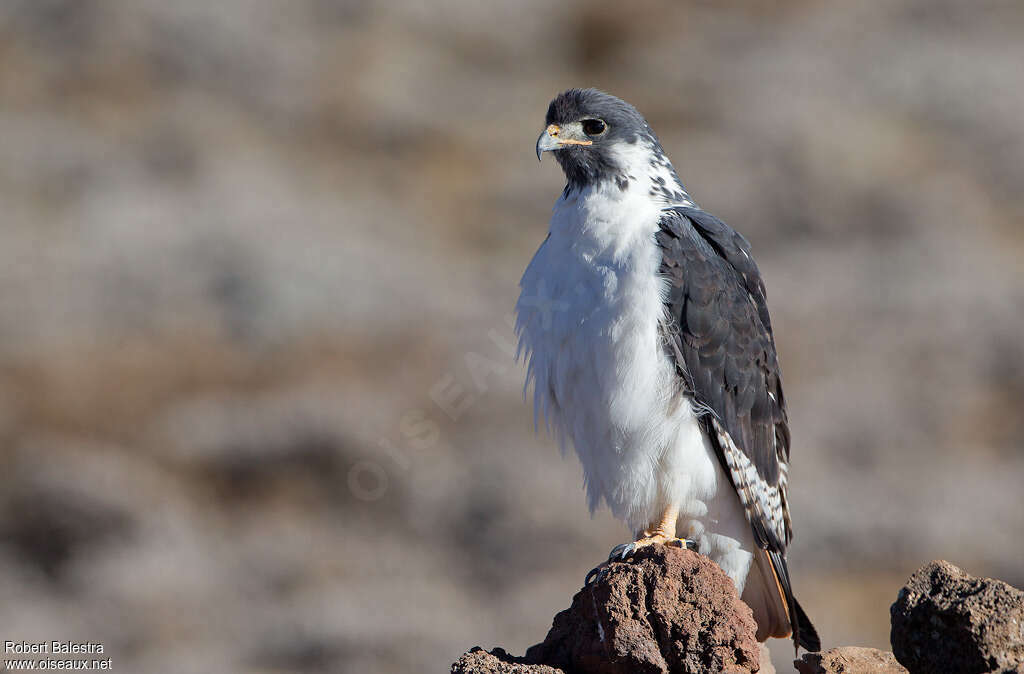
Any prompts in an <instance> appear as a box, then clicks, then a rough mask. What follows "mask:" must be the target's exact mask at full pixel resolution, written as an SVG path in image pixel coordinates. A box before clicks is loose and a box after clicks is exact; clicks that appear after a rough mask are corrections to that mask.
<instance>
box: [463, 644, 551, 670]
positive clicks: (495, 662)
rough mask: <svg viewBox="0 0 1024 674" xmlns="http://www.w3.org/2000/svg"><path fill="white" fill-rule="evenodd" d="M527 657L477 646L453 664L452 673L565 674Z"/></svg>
mask: <svg viewBox="0 0 1024 674" xmlns="http://www.w3.org/2000/svg"><path fill="white" fill-rule="evenodd" d="M524 660H525V658H517V657H514V656H511V655H509V654H508V653H506V652H505V650H504V649H502V648H495V649H494V650H493V651H489V652H488V651H485V650H484V649H482V648H480V647H479V646H477V647H476V648H473V649H471V650H470V651H469V652H467V653H464V654H463V655H462V657H461V658H459V659H458V660H456V661H455V663H454V664H453V665H452V672H451V674H564V672H562V670H560V669H555V668H554V667H548V666H547V665H529V664H526V663H525V662H524Z"/></svg>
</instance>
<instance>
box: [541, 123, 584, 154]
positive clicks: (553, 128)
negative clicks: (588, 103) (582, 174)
mask: <svg viewBox="0 0 1024 674" xmlns="http://www.w3.org/2000/svg"><path fill="white" fill-rule="evenodd" d="M576 126H579V124H578V123H574V124H568V125H566V127H565V128H563V127H560V126H558V125H557V124H549V125H548V128H546V129H544V131H543V132H541V134H540V138H538V139H537V161H540V156H541V155H542V154H544V153H545V152H552V151H554V150H561V149H562V148H563V147H565V146H566V145H593V144H594V141H592V140H586V139H584V138H578V137H577V136H582V135H583V134H582V131H581V130H578V129H575V128H573V127H576Z"/></svg>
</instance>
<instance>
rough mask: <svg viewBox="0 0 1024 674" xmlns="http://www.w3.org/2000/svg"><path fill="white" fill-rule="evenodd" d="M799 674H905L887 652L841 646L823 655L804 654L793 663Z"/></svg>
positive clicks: (893, 657)
mask: <svg viewBox="0 0 1024 674" xmlns="http://www.w3.org/2000/svg"><path fill="white" fill-rule="evenodd" d="M793 664H794V665H796V671H798V672H800V674H906V672H907V670H906V669H905V668H904V667H903V665H901V664H900V663H899V662H897V660H896V657H895V656H894V655H893V654H892V653H890V652H889V651H880V650H878V649H877V648H861V647H860V646H843V647H842V648H833V649H830V650H827V651H825V652H824V653H804V656H803V657H802V658H800V659H799V660H796V661H795V662H793Z"/></svg>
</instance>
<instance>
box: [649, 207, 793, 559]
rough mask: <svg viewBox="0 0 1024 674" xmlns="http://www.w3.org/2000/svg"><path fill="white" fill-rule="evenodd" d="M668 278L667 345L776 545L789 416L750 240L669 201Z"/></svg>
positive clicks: (664, 242)
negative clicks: (673, 205) (669, 338)
mask: <svg viewBox="0 0 1024 674" xmlns="http://www.w3.org/2000/svg"><path fill="white" fill-rule="evenodd" d="M658 243H659V245H660V246H661V248H662V251H663V254H662V273H663V274H664V276H665V277H666V278H667V280H668V282H669V292H668V298H667V306H666V309H667V316H668V321H669V322H670V323H669V325H668V326H666V327H667V330H666V332H667V334H669V335H671V341H672V342H673V343H672V344H671V348H670V349H669V354H670V356H672V357H673V358H674V359H675V362H676V369H677V371H678V372H679V373H680V375H681V377H682V380H681V381H682V382H683V385H684V387H685V388H686V389H687V393H688V394H689V395H692V396H693V398H694V399H695V401H696V403H697V404H698V406H699V407H700V408H701V409H704V410H707V411H708V414H706V415H704V416H703V417H702V423H703V424H704V426H705V430H706V431H707V432H708V434H709V436H710V437H711V438H712V441H713V443H714V444H715V445H716V450H717V451H718V454H719V458H720V459H721V460H722V463H723V466H724V467H725V468H726V469H727V471H728V472H729V473H730V476H731V477H732V479H733V484H734V486H735V487H736V489H737V491H738V492H739V494H740V498H741V500H743V502H744V506H745V507H747V508H748V515H749V516H751V526H753V528H754V531H755V533H756V534H757V538H758V543H759V544H760V545H761V546H762V547H764V548H768V549H772V550H777V551H779V552H784V551H785V549H786V545H787V544H788V543H789V541H790V539H791V538H792V528H791V525H790V521H789V508H788V504H787V503H786V472H787V467H788V462H789V421H788V418H787V415H786V404H785V399H784V398H783V395H782V382H781V379H780V377H779V363H778V359H777V357H776V354H775V342H774V339H773V337H772V327H771V319H770V318H769V316H768V308H767V303H766V300H765V289H764V282H763V281H762V280H761V274H760V272H759V271H758V269H757V265H756V264H755V263H754V260H753V258H752V256H751V255H750V244H748V243H747V241H746V240H745V239H744V238H743V237H742V236H741V235H740V234H739V233H737V232H736V231H734V230H733V229H732V228H730V227H729V226H728V225H726V224H725V223H724V222H722V221H721V220H718V219H717V218H715V217H714V216H712V215H710V214H708V213H705V212H704V211H702V210H700V209H696V208H684V207H678V208H673V209H671V210H667V211H666V212H665V214H664V216H663V217H662V220H661V223H660V228H659V232H658Z"/></svg>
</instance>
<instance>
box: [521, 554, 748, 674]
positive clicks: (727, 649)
mask: <svg viewBox="0 0 1024 674" xmlns="http://www.w3.org/2000/svg"><path fill="white" fill-rule="evenodd" d="M756 629H757V628H756V624H755V623H754V617H753V614H752V613H751V610H750V607H748V606H747V605H746V604H744V603H743V602H742V601H740V598H739V596H737V594H736V588H735V586H734V585H733V583H732V581H731V580H730V579H729V577H728V576H726V575H725V573H724V572H723V571H722V569H721V568H719V567H718V565H717V564H715V563H714V562H712V561H711V560H709V559H707V558H706V557H702V556H701V555H698V554H697V553H695V552H691V551H689V550H686V549H681V548H671V547H665V546H661V545H654V546H650V547H647V548H642V549H641V550H640V551H638V552H637V553H636V554H635V555H634V556H633V558H632V559H630V560H629V561H627V562H621V563H620V562H616V563H612V564H610V565H609V566H608V567H607V569H606V571H605V573H604V574H602V575H601V577H600V578H598V579H597V580H596V581H594V582H593V583H592V584H591V585H590V586H588V587H584V588H583V589H582V590H580V591H579V592H578V593H576V596H575V597H573V600H572V606H570V607H569V608H568V609H566V610H564V611H562V612H561V613H559V614H558V615H556V616H555V619H554V623H553V624H552V626H551V630H550V631H549V632H548V635H547V638H546V639H545V640H544V642H543V643H540V644H537V645H536V646H533V647H532V648H530V649H529V650H528V651H527V653H526V661H528V662H531V663H543V664H547V665H551V666H553V667H557V668H560V669H563V670H565V671H567V672H573V674H626V673H629V674H642V673H648V672H649V673H652V674H655V673H657V674H662V673H667V672H673V673H675V672H680V673H686V674H698V673H700V674H703V673H704V672H731V673H733V674H746V673H747V672H756V671H758V669H759V656H760V648H759V644H758V642H757V640H756V639H755V637H754V634H755V632H756Z"/></svg>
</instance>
